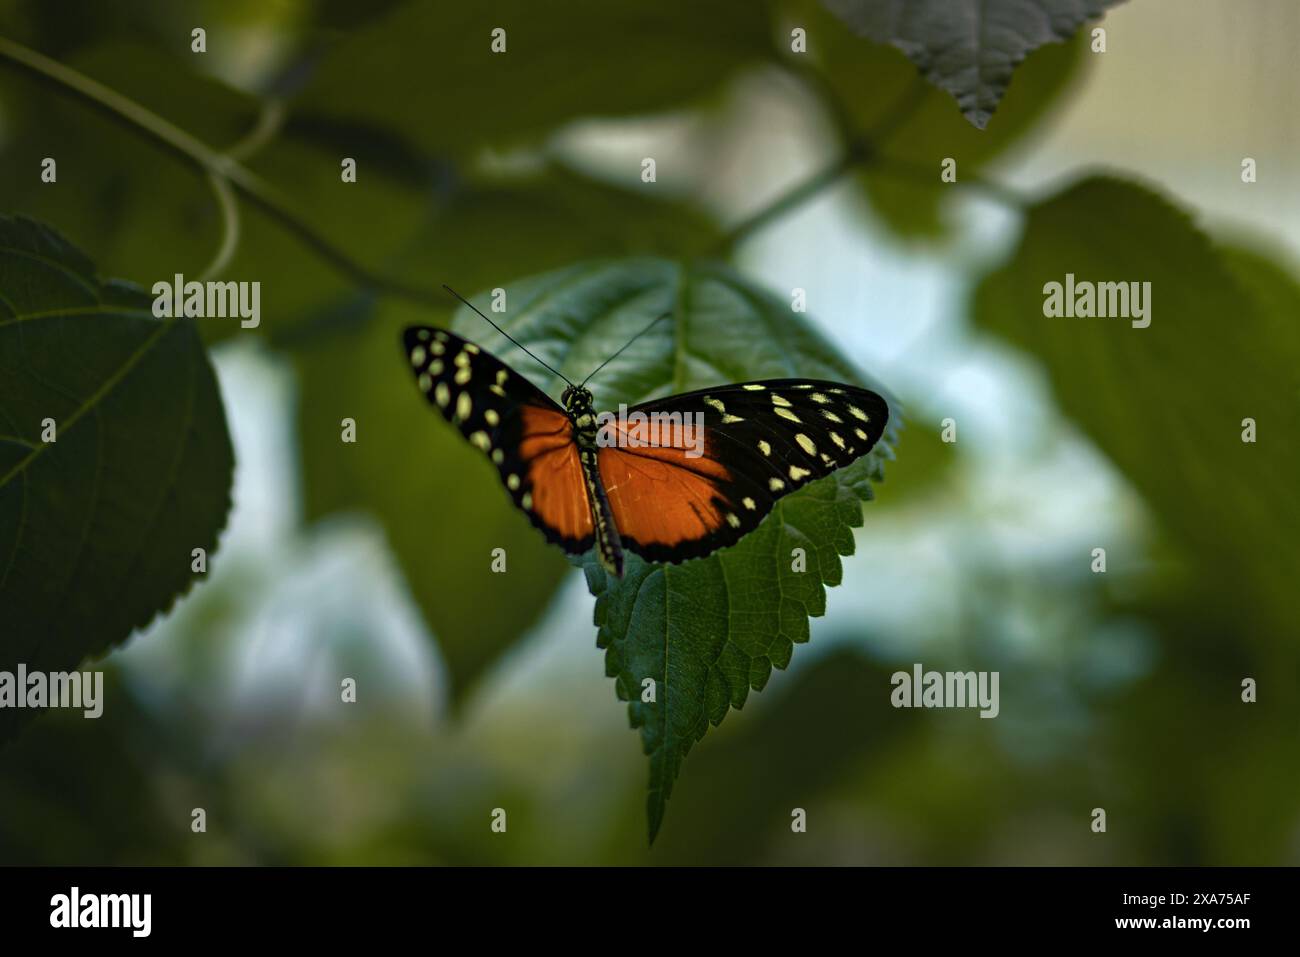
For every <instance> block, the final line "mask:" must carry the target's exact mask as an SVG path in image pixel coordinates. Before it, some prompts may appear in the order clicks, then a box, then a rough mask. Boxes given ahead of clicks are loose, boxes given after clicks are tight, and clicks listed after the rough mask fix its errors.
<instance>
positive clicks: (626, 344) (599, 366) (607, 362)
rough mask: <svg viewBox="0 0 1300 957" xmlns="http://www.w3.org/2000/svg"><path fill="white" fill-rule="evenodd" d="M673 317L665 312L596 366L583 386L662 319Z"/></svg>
mask: <svg viewBox="0 0 1300 957" xmlns="http://www.w3.org/2000/svg"><path fill="white" fill-rule="evenodd" d="M671 315H672V313H671V312H665V313H664V314H663V315H662V316H660V317H659V318H658V319H655V320H654V322H652V323H650V325H648V326H646V327H645V328H644V329H642V330H641V331H640V332H638V333H637V334H636V335H634V336H633V337H632V338H631V339H629V340H628V341H627V342H625V343H623V348H622V349H619V350H618V352H616V353H614V354H613V355H612V356H610V357H609V358H608V359H606V360H605V361H604V362H602V363H601V364H600V365H598V366H596V368H595V369H593V370H592V371H591V375H589V376H587V378H585V379H583V380H582V385H586V384H587V383H588V382H589V381H590V380H591V376H594V375H595V374H596V373H597V372H599V371H600V370H601V369H603V368H605V366H607V365H609V364H610V363H611V362H613V361H614V360H615V359H617V358H618V357H619V356H621V355H622V354H623V350H624V349H626V348H627V347H628V346H630V345H631V344H632V343H634V342H636V341H637V340H638V339H640V338H641V337H642V336H644V335H645V334H646V333H647V332H649V331H650V330H651V329H653V328H654V326H655V323H657V322H659V320H660V319H667V318H668V317H669V316H671Z"/></svg>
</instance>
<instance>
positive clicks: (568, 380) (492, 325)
mask: <svg viewBox="0 0 1300 957" xmlns="http://www.w3.org/2000/svg"><path fill="white" fill-rule="evenodd" d="M442 288H443V289H446V290H447V291H448V292H449V293H451V294H452V295H453V296H455V297H456V298H457V299H459V300H460V301H461V302H463V303H464V304H465V305H467V306H469V307H470V308H471V309H473V310H474V311H475V312H477V313H478V314H479V315H480V316H483V319H484V320H485V321H486V322H487V324H488V325H489V326H491V327H492V328H493V329H495V330H496V331H497V332H499V333H501V335H503V336H505V337H506V338H507V339H509V340H510V341H511V342H513V343H514V344H515V345H517V346H518V347H519V348H520V349H523V350H524V352H526V353H527V354H528V355H530V356H532V358H533V359H535V360H536V361H537V362H538V363H539V364H540V365H542V366H543V367H545V368H546V369H549V370H550V371H551V372H553V373H555V375H557V376H559V377H560V378H561V379H563V380H564V381H565V382H568V383H569V385H573V382H572V381H571V380H570V379H569V377H568V376H566V375H565V374H564V373H563V372H561V371H560V370H559V369H555V368H552V367H551V366H550V365H549V364H547V363H546V362H545V361H543V360H542V359H540V358H539V357H537V356H535V355H533V354H532V353H531V352H529V351H528V348H527V347H526V346H525V345H524V344H523V343H522V342H520V341H519V340H518V339H516V338H515V337H514V336H512V335H511V334H510V333H508V332H506V331H505V330H504V329H502V328H501V327H500V326H498V325H497V324H496V323H495V322H493V321H492V320H491V319H488V317H487V316H484V315H483V310H482V309H480V308H479V307H478V306H476V305H474V303H472V302H470V301H469V300H468V299H466V298H465V297H464V296H462V295H461V294H460V293H458V292H457V291H456V290H455V289H452V288H451V286H448V285H447V284H446V283H443V284H442ZM624 348H626V347H624ZM619 351H622V350H619ZM588 378H591V377H590V376H588Z"/></svg>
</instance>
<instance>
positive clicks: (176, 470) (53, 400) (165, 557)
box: [0, 218, 234, 730]
mask: <svg viewBox="0 0 1300 957" xmlns="http://www.w3.org/2000/svg"><path fill="white" fill-rule="evenodd" d="M151 305H152V300H151V298H150V297H149V296H148V295H146V294H145V293H143V292H142V291H141V290H139V289H137V288H135V287H129V286H126V285H123V284H115V283H103V282H100V281H99V280H97V279H96V278H95V276H94V273H93V270H92V267H91V264H90V261H89V260H88V259H86V257H85V256H83V255H82V254H81V253H80V252H79V251H78V250H76V249H75V248H73V247H72V246H71V245H70V244H69V243H67V242H66V241H65V240H64V239H62V238H61V237H60V236H58V235H57V234H55V233H53V232H52V231H50V230H48V229H46V228H45V227H43V226H40V225H38V224H36V223H33V222H31V221H29V220H23V219H9V218H0V383H3V391H2V392H0V432H2V433H3V434H0V608H3V609H4V631H3V633H0V670H7V671H13V670H14V668H15V666H16V665H17V664H18V663H23V664H25V665H26V666H27V667H28V669H29V670H42V671H59V670H64V669H68V668H71V667H73V666H75V665H76V664H77V663H78V662H79V661H80V660H81V659H82V658H84V657H85V656H86V655H88V654H99V653H101V652H103V651H106V650H107V649H108V648H110V647H112V646H113V645H115V644H118V643H119V642H121V641H124V640H125V639H126V638H127V637H128V636H129V635H130V634H131V632H132V631H133V630H134V629H136V628H140V627H143V626H144V625H146V624H148V623H149V621H150V620H151V619H152V618H153V617H154V616H155V615H156V614H157V613H158V612H159V611H163V610H165V609H167V608H168V607H170V606H171V604H172V602H173V601H174V600H175V598H176V597H177V596H178V595H180V594H182V593H183V592H185V591H186V590H187V589H188V588H189V587H190V584H191V581H192V579H193V578H194V575H193V573H192V572H191V563H192V561H193V559H192V554H191V553H192V550H193V549H196V548H202V549H204V550H205V551H206V552H207V555H208V560H209V561H211V557H212V552H213V551H214V550H215V548H216V544H217V533H218V532H219V531H220V529H221V528H222V526H223V524H224V522H225V517H226V512H227V510H228V508H229V505H230V497H229V496H230V481H231V473H232V471H233V467H234V460H233V454H232V452H231V447H230V438H229V436H228V435H227V432H226V422H225V414H224V412H223V410H222V406H221V396H220V394H219V393H218V390H217V382H216V378H215V376H214V375H213V371H212V367H211V365H209V363H208V358H207V355H206V354H205V352H204V350H203V346H202V344H201V342H200V341H199V336H198V332H197V331H196V329H195V327H194V323H193V322H192V321H189V320H181V321H167V322H164V321H159V320H158V319H155V318H154V317H153V315H152V312H151ZM199 321H202V320H199ZM46 420H53V424H54V427H55V429H56V430H57V431H56V432H54V433H53V437H54V438H55V441H52V442H47V441H44V439H45V438H48V437H49V436H48V435H43V433H44V432H45V430H46V428H47V425H48V423H47V422H46ZM18 714H21V712H16V711H12V710H9V709H6V710H5V711H4V712H3V719H2V720H3V721H4V722H5V724H3V725H0V728H2V729H3V730H9V729H11V728H12V724H11V723H10V722H12V721H13V720H14V716H15V715H18Z"/></svg>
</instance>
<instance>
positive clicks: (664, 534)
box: [598, 428, 730, 548]
mask: <svg viewBox="0 0 1300 957" xmlns="http://www.w3.org/2000/svg"><path fill="white" fill-rule="evenodd" d="M631 432H632V433H633V434H636V432H637V430H636V429H635V428H634V429H632V430H631ZM689 451H690V449H688V448H672V447H668V446H660V447H648V448H632V447H623V448H616V447H613V446H607V447H605V448H602V449H601V450H600V453H599V456H598V462H599V465H600V478H601V482H602V484H603V485H604V486H605V494H606V495H607V496H608V498H609V506H610V510H611V511H612V512H613V513H614V522H615V524H616V525H617V526H618V531H619V534H620V535H621V536H622V537H623V539H624V541H625V543H628V544H632V545H640V546H649V547H656V546H658V547H664V548H671V547H672V546H674V545H678V544H680V543H682V542H686V541H693V540H695V539H699V538H702V537H703V536H705V535H708V534H710V533H711V532H714V531H716V530H718V529H719V528H722V527H723V526H724V525H725V523H726V522H727V515H728V513H729V512H728V510H729V507H730V506H729V503H728V502H727V499H726V495H725V494H724V493H723V492H722V490H721V488H720V487H719V484H718V483H720V482H725V481H727V480H728V479H729V478H730V473H729V472H728V471H727V469H726V467H725V466H724V465H722V464H721V463H720V462H718V461H716V460H715V459H713V458H710V456H709V450H708V448H707V447H706V448H705V450H704V454H703V455H702V456H700V457H689V456H688V454H687V453H688V452H689Z"/></svg>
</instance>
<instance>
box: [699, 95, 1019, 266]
mask: <svg viewBox="0 0 1300 957" xmlns="http://www.w3.org/2000/svg"><path fill="white" fill-rule="evenodd" d="M805 79H812V81H813V82H814V84H815V85H817V86H818V87H819V88H820V89H821V91H822V95H823V98H826V99H828V100H829V102H830V103H831V106H832V111H833V112H834V114H835V119H836V125H837V126H838V127H839V129H840V131H841V132H842V133H843V134H844V135H845V141H846V144H847V145H846V146H845V149H844V152H843V154H841V156H840V157H839V158H838V159H836V160H834V161H833V162H831V163H828V164H827V165H826V166H824V167H822V168H821V169H820V170H818V171H817V172H815V173H813V174H812V175H811V176H809V177H808V178H807V179H805V180H803V181H802V182H801V183H799V184H798V185H796V186H794V187H792V188H791V189H789V190H788V191H786V192H785V193H782V194H781V195H780V196H778V197H777V198H776V199H775V200H773V201H772V202H771V203H769V204H768V205H766V206H764V207H763V208H762V209H760V210H759V211H758V212H756V213H754V214H753V215H751V216H748V217H747V218H745V219H743V220H741V221H740V222H739V223H737V224H736V225H735V226H733V227H732V228H731V229H730V230H728V231H727V234H726V235H725V236H723V237H722V239H721V240H720V241H719V242H718V243H717V244H716V245H715V247H714V251H715V252H728V251H730V250H732V249H734V248H735V247H736V246H737V245H738V244H739V243H740V242H741V241H742V240H744V239H747V238H748V237H749V236H750V235H751V234H752V233H754V232H756V231H757V230H759V229H762V228H763V227H764V226H766V225H767V224H768V223H770V222H772V221H773V220H775V219H779V218H780V217H782V216H784V215H785V214H786V213H787V212H789V211H790V210H791V209H793V208H795V207H797V206H800V205H802V204H803V203H804V202H805V201H807V200H809V199H811V198H812V197H813V196H815V195H817V194H818V193H820V192H821V191H822V190H824V189H826V188H827V187H829V186H832V185H834V184H835V183H836V182H837V181H838V180H839V179H840V178H841V177H843V176H844V175H845V174H847V173H849V172H850V171H852V170H853V169H854V167H857V166H864V167H867V166H869V167H870V168H871V169H874V170H878V171H880V172H883V173H885V174H894V175H899V176H907V177H910V178H913V179H915V178H918V177H921V176H924V177H926V178H929V179H931V180H932V179H933V178H934V176H935V173H934V172H933V171H932V170H928V169H922V168H921V167H920V166H918V165H917V164H915V163H912V162H910V161H907V160H896V159H891V158H889V157H887V156H885V155H883V154H882V153H881V152H880V147H881V145H882V144H883V143H884V142H885V141H886V140H888V139H889V137H890V136H891V135H893V133H894V132H895V131H896V130H897V129H898V128H899V127H900V126H902V125H903V124H904V123H906V122H907V120H908V119H909V118H910V117H911V116H912V114H913V112H914V111H915V110H916V108H917V107H918V106H920V104H921V101H922V100H924V99H925V97H926V95H928V93H929V92H930V86H929V84H928V83H926V82H925V80H924V79H922V78H921V77H920V76H918V77H917V78H916V79H915V80H914V81H913V82H912V84H911V85H909V86H908V88H907V90H905V91H904V93H903V95H902V96H900V97H899V98H898V100H897V101H896V102H895V103H894V104H893V106H891V107H890V108H889V109H887V110H886V111H885V112H884V114H882V116H881V118H880V119H879V120H877V121H876V123H875V125H874V126H872V128H871V130H870V131H869V132H867V133H865V134H857V135H854V134H853V132H852V130H851V128H849V127H848V121H847V119H846V118H847V116H848V114H847V111H846V110H844V109H843V107H841V106H839V105H838V99H837V98H836V97H835V94H834V91H833V90H831V89H830V88H829V86H828V85H827V84H826V81H825V79H824V78H823V77H821V76H820V75H817V74H809V75H805ZM956 185H959V186H963V187H967V188H970V189H972V190H978V191H981V192H983V193H985V194H986V195H988V196H989V197H990V198H992V199H995V200H997V201H999V202H1002V203H1004V204H1006V205H1008V206H1011V207H1013V208H1016V209H1023V208H1024V207H1025V206H1027V205H1029V200H1028V199H1027V198H1026V197H1025V196H1023V195H1022V194H1020V193H1018V192H1016V191H1015V190H1013V189H1011V188H1009V187H1005V186H1001V185H999V184H997V183H994V182H991V181H989V180H985V179H981V178H979V177H974V176H966V177H964V178H963V179H960V180H958V181H957V184H956Z"/></svg>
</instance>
